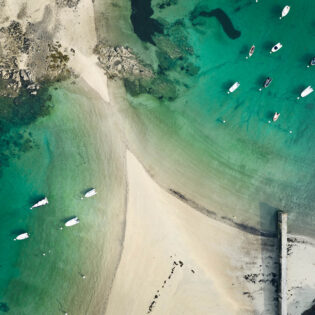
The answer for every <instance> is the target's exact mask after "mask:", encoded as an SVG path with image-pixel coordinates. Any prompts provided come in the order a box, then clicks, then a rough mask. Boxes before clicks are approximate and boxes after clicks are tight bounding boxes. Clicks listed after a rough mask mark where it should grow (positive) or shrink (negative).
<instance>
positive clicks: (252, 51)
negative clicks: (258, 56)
mask: <svg viewBox="0 0 315 315" xmlns="http://www.w3.org/2000/svg"><path fill="white" fill-rule="evenodd" d="M254 52H255V45H253V46H252V47H251V48H250V50H249V53H248V56H246V59H248V58H250V57H251V56H252V55H253V54H254Z"/></svg>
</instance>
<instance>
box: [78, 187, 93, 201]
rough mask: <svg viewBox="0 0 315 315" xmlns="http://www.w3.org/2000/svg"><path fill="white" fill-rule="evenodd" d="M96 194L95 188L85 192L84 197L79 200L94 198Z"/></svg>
mask: <svg viewBox="0 0 315 315" xmlns="http://www.w3.org/2000/svg"><path fill="white" fill-rule="evenodd" d="M96 194H97V192H96V190H95V188H92V189H91V190H89V191H87V192H86V193H85V194H84V197H81V199H83V198H90V197H92V196H95V195H96Z"/></svg>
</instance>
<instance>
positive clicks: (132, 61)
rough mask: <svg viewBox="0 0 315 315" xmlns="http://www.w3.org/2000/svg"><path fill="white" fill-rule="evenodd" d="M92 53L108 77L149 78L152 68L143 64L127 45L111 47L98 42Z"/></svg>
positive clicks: (151, 74) (151, 75)
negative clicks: (95, 55) (96, 56)
mask: <svg viewBox="0 0 315 315" xmlns="http://www.w3.org/2000/svg"><path fill="white" fill-rule="evenodd" d="M94 53H95V54H97V55H98V60H99V62H100V65H101V67H102V68H103V69H104V71H105V74H106V76H107V77H109V78H120V79H125V78H131V77H133V78H151V77H153V69H152V67H151V66H150V65H145V64H143V63H142V62H141V61H140V60H139V58H137V56H136V55H135V54H134V53H133V52H132V50H131V49H130V48H128V47H123V46H120V47H112V46H106V45H105V44H102V43H99V44H98V45H97V46H96V47H95V49H94Z"/></svg>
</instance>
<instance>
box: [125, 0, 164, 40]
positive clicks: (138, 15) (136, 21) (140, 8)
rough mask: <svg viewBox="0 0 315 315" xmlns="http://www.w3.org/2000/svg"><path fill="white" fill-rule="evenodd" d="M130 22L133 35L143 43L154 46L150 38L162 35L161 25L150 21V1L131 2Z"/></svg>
mask: <svg viewBox="0 0 315 315" xmlns="http://www.w3.org/2000/svg"><path fill="white" fill-rule="evenodd" d="M131 9H132V13H131V16H130V20H131V23H132V26H133V30H134V32H135V34H136V35H137V36H138V37H139V38H140V39H141V40H142V41H143V42H147V43H151V44H153V45H155V43H154V41H153V39H152V36H153V35H154V34H155V33H163V25H162V24H161V23H160V22H158V21H157V20H155V19H152V18H151V16H152V15H153V10H152V7H151V0H131Z"/></svg>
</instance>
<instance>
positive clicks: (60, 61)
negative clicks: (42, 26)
mask: <svg viewBox="0 0 315 315" xmlns="http://www.w3.org/2000/svg"><path fill="white" fill-rule="evenodd" d="M40 35H42V34H38V27H37V26H36V25H34V24H32V23H28V24H27V26H26V29H25V30H23V27H22V26H21V24H20V23H19V22H17V21H12V22H11V23H10V24H9V25H8V26H7V27H1V28H0V96H8V97H16V96H17V95H18V93H19V90H20V88H21V87H23V88H25V89H26V90H29V92H30V94H32V95H36V94H37V90H38V89H39V87H40V84H39V82H41V81H42V80H54V79H56V78H59V77H65V76H67V75H68V74H69V70H68V68H67V63H68V61H69V56H68V55H67V54H65V51H64V50H62V48H61V45H60V44H59V43H53V42H52V41H51V40H50V38H49V36H46V37H45V36H40ZM38 38H41V40H40V41H39V40H38Z"/></svg>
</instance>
